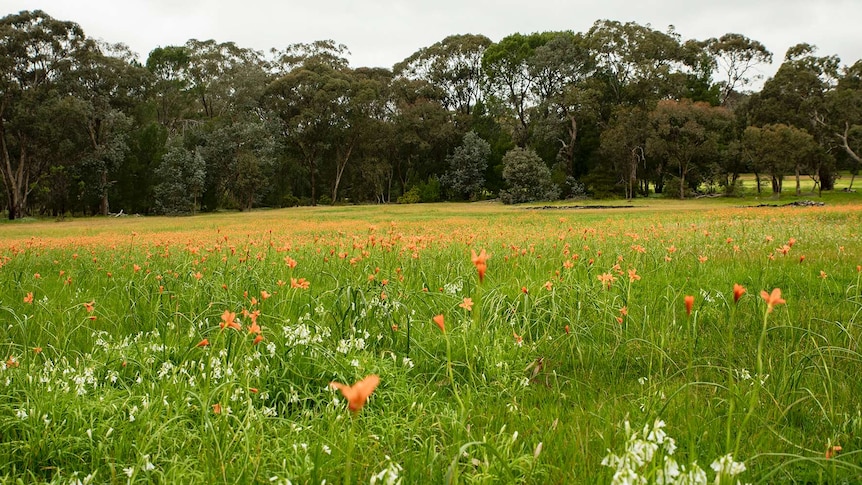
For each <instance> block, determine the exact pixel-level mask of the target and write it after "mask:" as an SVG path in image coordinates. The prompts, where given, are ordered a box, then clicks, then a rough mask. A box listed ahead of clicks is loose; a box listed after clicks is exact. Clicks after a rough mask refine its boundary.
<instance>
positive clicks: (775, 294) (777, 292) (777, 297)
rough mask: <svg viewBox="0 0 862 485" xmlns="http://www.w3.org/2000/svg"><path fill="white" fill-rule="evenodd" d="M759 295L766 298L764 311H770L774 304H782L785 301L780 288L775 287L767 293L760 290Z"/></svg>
mask: <svg viewBox="0 0 862 485" xmlns="http://www.w3.org/2000/svg"><path fill="white" fill-rule="evenodd" d="M760 297H761V298H763V299H764V300H766V311H767V313H768V312H771V311H772V308H773V307H774V306H775V305H783V304H784V303H787V302H786V301H784V299H782V298H781V288H775V289H773V290H772V293H767V292H766V290H761V292H760Z"/></svg>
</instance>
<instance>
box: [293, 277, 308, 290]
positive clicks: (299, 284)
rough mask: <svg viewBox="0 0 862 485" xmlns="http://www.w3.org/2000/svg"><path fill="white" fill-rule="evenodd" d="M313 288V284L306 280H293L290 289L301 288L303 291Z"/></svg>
mask: <svg viewBox="0 0 862 485" xmlns="http://www.w3.org/2000/svg"><path fill="white" fill-rule="evenodd" d="M309 286H311V283H310V282H309V281H308V280H306V279H305V278H300V279H296V278H291V279H290V287H291V288H299V289H301V290H307V289H308V287H309Z"/></svg>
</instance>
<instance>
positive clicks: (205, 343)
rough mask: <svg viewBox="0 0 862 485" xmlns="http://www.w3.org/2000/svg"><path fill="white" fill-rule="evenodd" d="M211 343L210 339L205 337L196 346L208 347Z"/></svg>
mask: <svg viewBox="0 0 862 485" xmlns="http://www.w3.org/2000/svg"><path fill="white" fill-rule="evenodd" d="M209 344H210V340H209V339H206V338H205V339H203V340H201V341H200V342H198V343H197V345H195V347H207V346H209Z"/></svg>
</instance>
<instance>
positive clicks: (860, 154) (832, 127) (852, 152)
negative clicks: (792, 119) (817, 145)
mask: <svg viewBox="0 0 862 485" xmlns="http://www.w3.org/2000/svg"><path fill="white" fill-rule="evenodd" d="M817 121H818V122H819V123H820V124H821V125H822V126H824V127H825V129H826V130H827V131H828V132H830V133H831V134H832V135H833V136H834V137H835V140H837V141H838V146H839V147H840V149H842V150H843V151H844V154H845V155H846V156H847V158H849V160H850V166H849V168H850V174H851V178H850V185H849V187H848V189H852V188H853V182H854V181H855V180H856V175H857V174H858V173H859V167H860V165H862V60H860V61H856V63H855V64H853V65H852V66H850V67H846V68H844V70H843V73H842V75H841V77H840V79H839V80H838V84H837V86H836V87H835V89H833V90H831V91H828V92H827V93H826V95H825V100H824V104H823V108H822V112H821V113H819V115H818V117H817Z"/></svg>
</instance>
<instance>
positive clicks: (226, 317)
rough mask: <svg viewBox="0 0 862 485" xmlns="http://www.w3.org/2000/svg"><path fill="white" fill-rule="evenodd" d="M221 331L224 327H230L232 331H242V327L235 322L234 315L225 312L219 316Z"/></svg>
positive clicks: (230, 312)
mask: <svg viewBox="0 0 862 485" xmlns="http://www.w3.org/2000/svg"><path fill="white" fill-rule="evenodd" d="M219 326H220V327H221V329H222V330H224V329H225V327H230V328H232V329H234V330H242V326H240V324H239V322H237V321H236V313H234V312H232V311H230V310H225V311H224V313H222V314H221V323H220V324H219Z"/></svg>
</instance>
